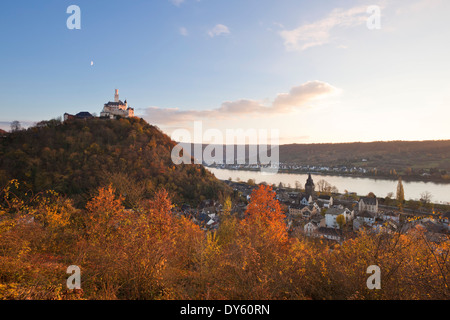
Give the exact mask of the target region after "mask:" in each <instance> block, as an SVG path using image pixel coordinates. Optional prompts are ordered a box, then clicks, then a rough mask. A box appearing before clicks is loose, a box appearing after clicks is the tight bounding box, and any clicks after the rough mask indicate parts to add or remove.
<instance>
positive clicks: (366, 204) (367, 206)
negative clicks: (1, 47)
mask: <svg viewBox="0 0 450 320" xmlns="http://www.w3.org/2000/svg"><path fill="white" fill-rule="evenodd" d="M358 211H359V212H362V211H368V212H372V213H375V214H377V213H378V199H377V198H376V197H374V198H371V197H362V198H361V199H359V203H358Z"/></svg>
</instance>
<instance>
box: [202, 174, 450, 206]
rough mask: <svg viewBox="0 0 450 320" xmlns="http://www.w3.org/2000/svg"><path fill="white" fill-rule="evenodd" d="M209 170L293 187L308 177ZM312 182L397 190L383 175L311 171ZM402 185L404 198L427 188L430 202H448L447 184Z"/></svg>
mask: <svg viewBox="0 0 450 320" xmlns="http://www.w3.org/2000/svg"><path fill="white" fill-rule="evenodd" d="M208 170H209V171H211V172H212V173H214V175H215V176H216V177H217V178H218V179H221V180H228V179H229V178H231V180H233V181H238V179H239V180H240V181H243V182H247V181H248V180H249V179H253V180H254V181H255V182H256V183H261V182H266V183H268V184H275V185H277V186H278V185H279V184H280V182H281V183H282V184H283V185H284V186H289V185H290V186H291V187H292V188H295V183H296V181H298V182H300V183H301V185H302V187H303V186H304V184H305V181H306V179H307V178H308V175H307V174H294V173H277V174H272V175H270V174H265V173H262V172H261V171H244V170H229V169H216V168H208ZM312 177H313V179H314V182H316V183H317V181H319V180H321V179H323V180H326V181H327V182H329V183H330V184H331V185H332V186H336V188H338V190H339V192H340V193H344V192H345V190H347V191H348V192H356V193H357V194H358V195H367V194H368V193H369V192H373V193H374V194H375V195H376V196H377V197H380V198H384V197H386V195H387V194H388V193H389V192H393V193H394V198H395V193H396V190H397V181H394V180H386V179H371V178H356V177H343V176H330V175H320V174H314V173H312ZM403 187H404V189H405V199H406V200H410V199H412V200H419V199H420V194H421V193H423V192H425V191H428V192H430V193H431V194H432V196H433V197H432V199H431V201H432V202H434V203H443V204H447V203H450V184H448V183H447V184H440V183H434V182H421V181H403Z"/></svg>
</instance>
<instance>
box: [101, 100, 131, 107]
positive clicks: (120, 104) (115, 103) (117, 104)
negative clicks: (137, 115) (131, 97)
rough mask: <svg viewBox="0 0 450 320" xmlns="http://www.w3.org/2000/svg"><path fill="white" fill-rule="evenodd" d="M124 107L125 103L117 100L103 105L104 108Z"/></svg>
mask: <svg viewBox="0 0 450 320" xmlns="http://www.w3.org/2000/svg"><path fill="white" fill-rule="evenodd" d="M125 101H126V100H125ZM124 105H125V103H123V102H122V101H121V100H119V101H118V102H112V101H109V102H108V103H105V106H124Z"/></svg>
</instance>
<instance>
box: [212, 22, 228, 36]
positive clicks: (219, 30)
mask: <svg viewBox="0 0 450 320" xmlns="http://www.w3.org/2000/svg"><path fill="white" fill-rule="evenodd" d="M229 33H230V29H228V27H227V26H226V25H223V24H217V25H216V26H215V27H214V28H212V29H211V30H209V31H208V35H209V36H210V37H211V38H214V37H216V36H220V35H221V34H229Z"/></svg>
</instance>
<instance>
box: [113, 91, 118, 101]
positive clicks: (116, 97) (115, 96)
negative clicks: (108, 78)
mask: <svg viewBox="0 0 450 320" xmlns="http://www.w3.org/2000/svg"><path fill="white" fill-rule="evenodd" d="M114 102H119V89H116V94H115V95H114Z"/></svg>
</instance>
